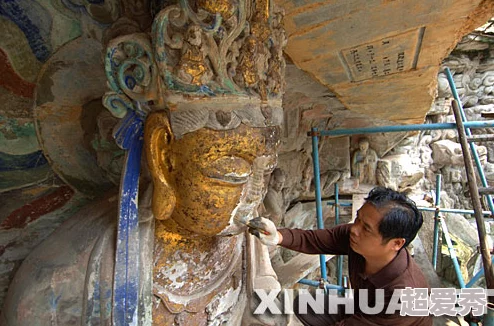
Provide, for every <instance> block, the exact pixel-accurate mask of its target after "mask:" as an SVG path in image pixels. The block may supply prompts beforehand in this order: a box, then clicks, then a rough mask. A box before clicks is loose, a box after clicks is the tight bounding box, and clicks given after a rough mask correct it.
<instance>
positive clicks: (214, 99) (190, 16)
mask: <svg viewBox="0 0 494 326" xmlns="http://www.w3.org/2000/svg"><path fill="white" fill-rule="evenodd" d="M253 3H255V5H253V6H251V2H250V1H245V0H239V1H227V0H219V1H210V0H198V1H196V3H195V4H194V8H192V7H191V6H190V5H189V3H188V1H186V0H181V1H180V4H177V5H172V6H168V7H166V8H164V9H163V10H161V11H160V12H159V13H158V14H157V16H156V17H155V18H154V23H153V26H152V33H151V35H148V34H144V33H141V34H131V35H125V36H121V37H118V38H116V39H114V40H112V41H111V42H110V43H109V46H108V48H107V53H106V57H105V69H106V73H107V77H108V84H109V87H110V88H111V91H110V92H107V93H106V95H105V97H104V104H105V106H106V107H107V108H108V109H109V110H110V111H111V112H112V114H113V115H115V116H116V117H119V118H123V117H124V116H125V115H126V114H127V111H128V110H129V109H130V110H136V109H137V108H136V105H134V103H135V102H140V103H148V104H149V107H150V108H151V109H167V110H168V112H169V118H170V121H171V125H172V129H173V131H174V134H175V137H181V136H182V135H183V134H185V133H187V132H190V131H194V130H197V129H200V128H203V127H207V128H211V129H215V130H224V129H232V128H235V127H237V126H238V125H239V124H240V123H245V124H248V125H251V126H255V127H263V126H272V125H280V124H281V122H282V108H281V96H282V94H283V88H284V80H283V76H284V69H285V63H284V59H283V53H282V49H283V46H284V45H285V43H286V41H285V35H284V32H283V30H282V28H281V16H282V13H281V12H280V11H275V10H272V8H270V3H269V1H268V0H264V1H256V2H253ZM151 39H152V41H151ZM142 114H146V112H142Z"/></svg>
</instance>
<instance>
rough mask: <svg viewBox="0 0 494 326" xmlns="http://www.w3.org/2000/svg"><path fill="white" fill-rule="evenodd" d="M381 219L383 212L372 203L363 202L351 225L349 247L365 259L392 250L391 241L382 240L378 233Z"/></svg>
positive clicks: (377, 256)
mask: <svg viewBox="0 0 494 326" xmlns="http://www.w3.org/2000/svg"><path fill="white" fill-rule="evenodd" d="M382 219H383V214H382V213H381V212H380V211H379V210H377V208H376V207H375V206H374V205H373V204H371V203H365V204H364V205H363V206H362V207H361V208H360V209H359V210H358V212H357V218H356V219H355V221H354V223H353V225H352V227H351V231H350V247H351V248H352V249H353V251H355V252H356V253H358V254H360V255H362V256H363V257H364V258H365V259H366V260H371V259H373V258H379V257H381V256H385V255H387V254H389V252H390V251H392V250H394V249H393V244H392V241H387V242H383V237H382V235H381V234H380V233H379V224H380V223H381V220H382Z"/></svg>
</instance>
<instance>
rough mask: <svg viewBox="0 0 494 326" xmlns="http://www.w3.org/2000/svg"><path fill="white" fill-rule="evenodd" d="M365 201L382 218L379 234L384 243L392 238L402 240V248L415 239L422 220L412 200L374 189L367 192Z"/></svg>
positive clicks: (386, 189) (395, 193) (391, 192)
mask: <svg viewBox="0 0 494 326" xmlns="http://www.w3.org/2000/svg"><path fill="white" fill-rule="evenodd" d="M365 201H366V202H368V203H371V204H373V205H374V206H375V207H376V208H377V210H379V211H380V212H383V214H384V216H383V219H382V220H381V223H380V224H379V233H380V234H381V236H382V237H383V240H384V241H385V242H387V241H389V240H391V239H393V238H404V239H405V244H404V245H403V248H405V247H406V246H408V244H409V243H410V242H411V241H412V240H413V239H414V238H415V236H416V235H417V233H418V232H419V230H420V228H421V227H422V223H423V222H424V219H423V217H422V213H421V212H420V211H419V210H418V208H417V205H416V204H415V202H414V201H413V200H411V199H410V198H408V197H407V196H406V195H405V194H403V193H400V192H398V191H394V190H393V189H389V188H384V187H376V188H374V189H372V190H371V191H370V192H369V195H368V197H367V198H365Z"/></svg>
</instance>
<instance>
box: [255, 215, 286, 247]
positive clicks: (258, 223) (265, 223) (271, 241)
mask: <svg viewBox="0 0 494 326" xmlns="http://www.w3.org/2000/svg"><path fill="white" fill-rule="evenodd" d="M247 225H248V226H249V233H251V234H253V235H255V236H256V237H258V238H259V240H261V242H262V243H263V244H265V245H266V246H276V245H278V244H279V243H280V242H281V241H280V240H281V239H280V234H279V233H278V230H277V229H276V226H275V225H274V223H273V222H272V221H271V220H268V219H267V218H264V217H256V218H253V219H252V220H250V221H248V222H247Z"/></svg>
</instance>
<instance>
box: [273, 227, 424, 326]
mask: <svg viewBox="0 0 494 326" xmlns="http://www.w3.org/2000/svg"><path fill="white" fill-rule="evenodd" d="M350 227H351V224H345V225H340V226H337V227H334V228H332V229H322V230H299V229H280V230H279V231H280V233H281V234H282V235H283V241H282V242H281V244H280V245H281V246H283V247H285V248H288V249H291V250H295V251H298V252H302V253H306V254H332V255H348V270H349V274H350V282H351V285H352V288H353V290H354V298H355V299H354V309H355V313H354V314H353V315H351V316H349V317H347V318H345V319H344V320H343V321H341V322H338V323H337V324H336V325H346V326H350V325H358V326H365V325H393V326H419V325H420V326H422V325H423V326H429V325H432V318H431V317H430V316H418V317H415V316H414V317H410V316H406V317H403V316H400V311H399V310H397V311H396V312H395V313H394V314H385V313H384V312H385V311H386V309H387V306H388V304H389V302H390V299H391V297H392V295H393V291H394V290H395V289H404V288H405V287H411V288H429V285H428V283H427V280H426V279H425V277H424V274H423V273H422V271H421V270H420V268H419V267H418V266H417V264H416V263H415V261H414V260H413V258H412V257H411V256H410V254H409V253H408V251H407V250H405V249H403V250H401V251H400V252H399V253H398V254H397V256H396V257H395V258H394V259H393V260H392V261H391V262H390V263H389V264H388V265H387V266H386V267H384V268H383V269H381V270H380V271H379V272H377V273H376V274H373V275H371V276H366V275H364V271H365V259H364V257H362V256H361V255H359V254H358V253H356V252H355V251H353V250H352V249H351V248H350ZM359 289H367V290H368V291H369V292H368V298H369V307H373V299H374V298H375V290H376V289H384V302H385V304H384V309H383V312H382V313H380V314H377V315H366V314H364V313H363V312H362V311H361V310H360V307H359V291H358V290H359Z"/></svg>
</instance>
